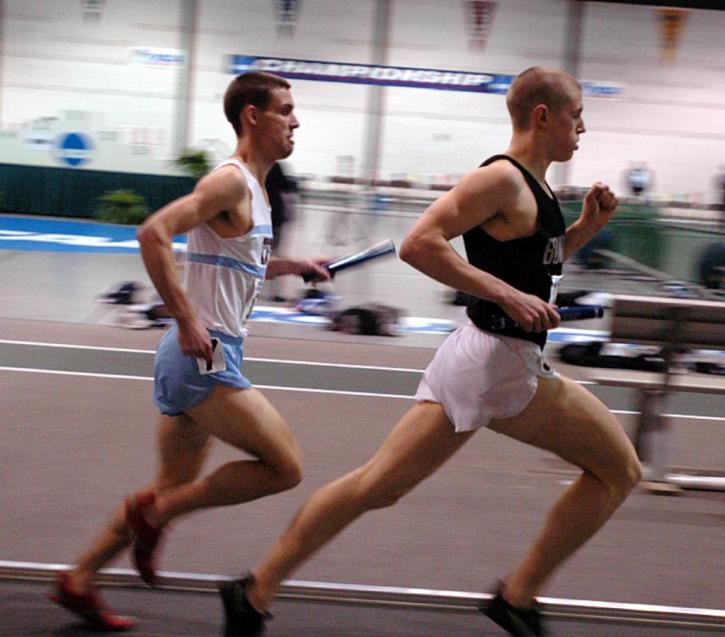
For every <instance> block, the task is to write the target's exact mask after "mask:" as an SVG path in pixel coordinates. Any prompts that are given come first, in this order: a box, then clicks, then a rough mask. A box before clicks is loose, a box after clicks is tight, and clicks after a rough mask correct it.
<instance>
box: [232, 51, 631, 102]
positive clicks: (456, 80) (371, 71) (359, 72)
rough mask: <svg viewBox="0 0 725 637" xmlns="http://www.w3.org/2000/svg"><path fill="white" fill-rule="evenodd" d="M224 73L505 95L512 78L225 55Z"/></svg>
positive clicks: (597, 86)
mask: <svg viewBox="0 0 725 637" xmlns="http://www.w3.org/2000/svg"><path fill="white" fill-rule="evenodd" d="M227 71H228V72H229V73H232V74H234V75H239V74H240V73H246V72H248V71H265V72H267V73H274V74H275V75H279V76H280V77H285V78H287V79H291V80H312V81H317V82H342V83H345V84H371V85H374V86H398V87H403V88H428V89H435V90H439V91H466V92H469V93H497V94H499V95H505V94H506V92H507V91H508V89H509V86H510V85H511V82H512V81H513V79H514V76H513V75H500V74H497V73H471V72H469V71H451V70H442V69H424V68H417V67H401V66H380V65H373V64H350V63H345V62H325V61H321V60H295V59H289V58H273V57H257V56H255V55H229V56H227ZM581 85H582V92H583V94H584V95H585V96H587V97H599V98H621V97H623V96H624V87H623V86H622V85H621V84H613V83H605V82H594V81H589V80H583V81H582V82H581Z"/></svg>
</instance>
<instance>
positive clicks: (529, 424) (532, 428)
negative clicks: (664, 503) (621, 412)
mask: <svg viewBox="0 0 725 637" xmlns="http://www.w3.org/2000/svg"><path fill="white" fill-rule="evenodd" d="M489 427H490V429H492V430H493V431H496V432H498V433H501V434H504V435H506V436H509V437H511V438H514V439H516V440H520V441H522V442H525V443H527V444H530V445H534V446H535V447H539V448H540V449H545V450H547V451H551V452H553V453H555V454H557V455H558V456H560V457H561V458H563V459H564V460H567V461H569V462H571V463H573V464H576V465H578V466H580V467H582V468H584V469H588V470H591V471H593V472H594V473H596V474H601V473H607V472H609V471H618V470H620V469H621V467H622V464H623V463H624V462H628V461H633V462H636V454H635V452H634V448H633V446H632V443H631V442H630V440H629V438H628V437H627V435H626V433H625V432H624V430H623V429H622V426H621V424H620V423H619V421H618V420H617V418H616V417H615V416H614V414H612V412H610V411H609V409H608V408H607V406H606V405H605V404H604V403H602V402H601V401H600V400H599V399H598V398H597V397H596V396H594V394H592V393H591V392H590V391H588V390H587V389H585V388H584V387H582V386H581V385H579V384H578V383H576V382H574V381H573V380H571V379H569V378H565V377H563V376H562V377H559V378H555V379H543V378H540V379H539V382H538V388H537V391H536V394H535V395H534V398H533V399H532V400H531V402H530V403H529V404H528V405H527V406H526V408H525V409H524V411H523V412H521V413H520V414H519V415H518V416H515V417H513V418H508V419H502V420H493V421H491V423H490V425H489Z"/></svg>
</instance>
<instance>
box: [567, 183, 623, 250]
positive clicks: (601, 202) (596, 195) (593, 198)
mask: <svg viewBox="0 0 725 637" xmlns="http://www.w3.org/2000/svg"><path fill="white" fill-rule="evenodd" d="M617 203H618V202H617V198H616V197H615V195H614V193H613V192H611V191H610V190H609V186H607V185H606V184H603V183H602V182H600V181H598V182H596V183H595V184H594V185H593V186H592V187H591V189H590V190H589V192H588V193H587V194H586V196H585V197H584V201H583V202H582V212H581V215H580V216H579V218H578V219H577V220H576V221H575V222H574V223H572V224H571V225H570V226H569V227H568V228H567V229H566V248H565V249H564V259H565V260H566V259H568V258H569V257H570V256H572V255H573V254H574V253H575V252H576V251H577V250H579V249H581V248H582V247H584V246H585V245H586V244H587V243H588V242H589V240H590V239H591V238H592V237H593V236H594V235H595V234H597V232H599V231H600V230H601V229H602V228H603V227H604V226H605V225H606V224H607V223H608V222H609V220H610V219H611V218H612V215H613V214H614V211H615V210H616V208H617Z"/></svg>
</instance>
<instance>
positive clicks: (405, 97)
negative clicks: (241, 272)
mask: <svg viewBox="0 0 725 637" xmlns="http://www.w3.org/2000/svg"><path fill="white" fill-rule="evenodd" d="M189 1H191V0H155V2H151V3H149V2H145V1H143V0H107V1H106V2H105V3H102V4H103V9H102V13H101V15H100V18H98V19H95V20H94V19H86V18H84V16H83V12H82V6H83V4H84V3H83V2H80V3H79V1H78V0H54V1H53V2H48V1H45V0H2V2H1V3H0V6H1V7H2V14H1V15H0V19H1V20H2V22H1V23H0V28H1V29H2V40H0V128H2V131H1V132H0V161H1V162H6V163H13V162H14V163H31V164H33V163H37V164H41V165H58V162H59V159H58V157H57V154H56V156H54V155H53V154H52V152H51V151H52V149H49V148H43V144H42V143H39V144H38V145H37V147H36V148H33V144H32V143H29V142H28V131H31V130H32V129H33V128H34V127H36V128H37V120H38V119H39V118H53V117H61V118H63V117H65V116H64V115H63V114H64V113H65V114H67V113H69V112H70V113H74V112H84V113H88V114H89V115H88V116H87V117H86V118H85V120H84V121H90V124H89V127H90V128H91V129H92V132H95V133H96V137H95V139H96V141H97V142H98V138H99V135H100V133H103V135H100V137H101V139H102V140H103V139H105V140H106V142H107V143H106V144H101V143H98V144H97V148H96V152H95V154H94V155H93V157H92V160H90V159H89V161H88V162H87V163H85V164H83V165H82V166H79V168H81V169H82V168H83V167H85V168H94V169H109V170H129V171H130V170H146V171H149V172H162V173H164V172H173V168H171V167H170V164H169V160H170V159H171V158H173V156H174V154H175V148H176V145H177V143H178V140H179V139H183V138H188V142H189V144H190V145H193V146H203V147H208V148H211V149H213V150H214V151H215V152H217V153H219V154H221V155H223V154H224V153H225V152H228V151H229V150H230V149H231V148H233V145H234V138H233V133H232V130H231V127H230V126H229V125H228V123H227V122H226V120H225V119H224V116H223V113H222V108H221V96H222V94H223V92H224V89H225V88H226V85H227V84H228V82H229V81H230V79H231V78H232V75H231V74H229V72H228V69H227V66H226V57H227V56H229V55H232V54H248V55H256V56H277V57H282V58H300V59H307V60H324V61H332V62H346V63H355V64H381V63H382V64H386V65H391V66H406V67H422V68H433V69H446V70H457V71H469V72H483V73H494V74H515V73H517V72H518V71H520V70H522V69H523V68H526V67H528V66H531V65H534V64H546V65H552V66H558V67H567V65H571V64H572V63H573V61H572V56H571V51H568V49H567V44H568V41H567V37H568V36H567V34H568V33H570V31H569V27H570V19H571V17H570V9H571V7H570V3H569V1H568V0H499V2H498V7H497V10H496V13H495V16H494V21H493V29H492V31H491V32H490V34H489V36H488V38H487V40H486V43H485V46H484V47H482V48H476V47H473V46H471V45H470V43H469V37H468V31H467V15H466V12H465V10H464V3H463V1H462V0H391V5H390V15H389V24H388V32H387V42H388V46H387V47H386V48H385V49H384V50H380V49H379V48H376V47H375V46H374V34H375V29H376V28H377V25H378V24H379V22H377V21H376V6H377V0H355V1H354V2H353V1H346V0H302V2H301V3H300V8H301V10H300V13H299V16H298V18H297V20H296V22H295V25H294V28H293V30H292V31H291V32H289V30H288V31H283V30H281V29H280V28H279V26H278V24H277V22H276V20H275V15H274V11H273V4H274V3H273V2H272V1H271V0H244V1H243V2H241V1H239V0H198V1H197V2H196V3H193V2H192V4H196V14H195V20H194V24H193V25H192V26H193V27H194V30H193V33H192V34H191V38H192V41H193V43H194V49H193V51H192V54H193V55H192V58H191V60H188V62H190V64H191V66H190V71H191V78H190V86H191V101H190V103H189V105H188V109H189V124H188V128H187V130H179V125H178V124H177V121H178V114H179V109H180V108H184V107H185V105H184V104H183V103H180V101H179V100H178V95H179V90H180V81H181V80H182V79H183V78H182V74H183V67H181V66H179V65H174V64H167V65H158V64H156V65H152V64H148V63H147V64H139V63H133V62H132V57H131V51H132V50H133V49H137V48H139V47H152V48H153V50H154V51H156V52H158V51H165V50H169V51H172V52H173V51H174V50H176V51H179V52H180V53H182V54H183V53H184V51H182V50H181V49H182V48H184V43H185V42H188V40H186V39H185V38H184V29H186V28H188V25H185V24H184V18H183V15H184V12H183V9H184V3H185V2H189ZM187 6H188V5H187ZM723 33H725V11H707V10H692V11H690V12H689V13H688V15H687V20H686V23H685V25H684V28H683V29H682V32H681V36H680V42H679V45H678V47H677V50H676V55H675V57H674V59H672V60H663V59H662V50H663V49H662V45H661V39H660V38H661V29H660V25H659V23H658V20H657V9H656V8H655V7H649V6H635V5H624V4H610V3H604V2H588V3H586V5H585V10H584V13H583V18H582V23H581V45H580V47H579V48H578V49H577V51H576V56H575V59H574V61H576V59H577V58H578V70H577V76H578V77H579V78H580V79H582V80H591V81H596V82H603V83H606V84H609V85H621V87H622V91H623V92H622V94H621V96H620V97H619V98H615V99H612V98H596V97H589V98H587V99H586V100H585V111H584V116H585V121H586V124H587V127H588V132H587V134H586V135H585V136H584V139H583V142H582V144H581V149H580V150H579V151H578V153H577V154H576V156H575V158H574V159H573V160H572V161H571V162H570V163H569V165H568V167H566V168H565V169H559V170H555V171H552V172H551V173H550V178H551V181H552V183H553V184H554V185H555V186H561V185H575V186H586V185H588V184H590V183H591V182H592V181H594V180H596V179H603V180H605V181H608V182H609V183H610V184H611V185H612V186H614V187H615V188H617V189H618V190H620V191H621V190H623V189H624V183H623V179H622V173H623V171H624V170H625V169H626V168H627V166H628V165H629V163H630V162H632V161H639V162H647V164H648V166H649V167H650V168H651V169H652V170H653V172H654V175H655V184H654V190H655V192H656V193H659V194H662V195H664V196H671V195H678V196H681V197H683V198H684V197H686V196H687V197H689V198H691V199H698V198H699V199H703V200H705V201H714V200H715V198H716V190H715V183H714V176H715V174H716V173H717V171H718V169H719V167H721V166H722V165H723V164H725V154H724V153H723V151H722V148H723V143H724V142H725V73H724V72H723V71H725V63H724V62H723V61H722V60H723V59H725V38H723V36H722V34H723ZM381 60H383V62H381ZM293 86H294V95H295V99H296V101H297V104H298V111H299V113H298V114H299V118H300V120H301V123H302V126H301V128H300V130H299V133H298V144H297V147H296V150H295V154H294V155H293V156H292V157H291V158H290V167H291V168H292V169H293V171H294V172H297V173H306V174H309V175H312V176H314V177H316V178H319V179H323V178H325V177H329V176H330V175H335V174H339V173H340V172H341V171H342V167H343V166H352V168H351V170H352V171H353V172H354V173H355V174H357V175H362V174H363V170H364V168H365V166H366V165H368V164H370V157H369V156H368V155H366V153H367V154H369V152H370V148H371V140H370V137H371V135H375V134H376V132H375V131H376V129H375V127H374V123H375V115H374V114H372V113H371V111H370V109H371V105H373V104H374V101H373V99H372V98H373V97H375V96H377V97H379V98H380V105H381V113H382V114H381V118H380V133H379V134H380V138H379V153H378V154H377V156H376V157H375V161H374V162H373V163H374V164H375V165H376V166H377V169H378V176H379V177H381V178H390V177H402V176H409V177H412V178H414V179H416V180H419V181H422V182H430V181H445V180H446V179H449V180H453V179H455V178H456V176H457V175H459V174H461V173H463V172H465V171H466V170H469V169H470V168H472V167H474V166H475V165H477V164H478V163H479V162H480V161H481V160H482V159H483V158H485V157H486V156H488V155H490V154H493V153H495V152H498V151H500V150H503V149H504V148H505V147H506V145H507V143H508V139H509V124H508V117H507V114H506V110H505V105H504V98H503V96H501V95H496V94H485V93H464V92H455V91H448V90H429V89H419V88H399V87H385V88H381V87H373V86H366V85H356V84H346V83H333V82H323V81H307V80H295V81H293ZM34 121H35V122H36V123H35V124H32V122H34ZM68 125H70V124H68ZM64 127H65V128H66V129H67V126H66V123H65V120H63V121H62V125H61V124H59V123H58V121H57V120H56V123H55V126H50V127H49V130H50V131H51V132H50V133H48V136H49V137H52V136H53V135H56V134H57V133H58V132H59V129H64ZM114 135H115V137H114ZM104 136H105V137H104ZM31 137H32V136H31ZM47 145H48V146H51V145H52V140H50V141H49V142H48V143H47Z"/></svg>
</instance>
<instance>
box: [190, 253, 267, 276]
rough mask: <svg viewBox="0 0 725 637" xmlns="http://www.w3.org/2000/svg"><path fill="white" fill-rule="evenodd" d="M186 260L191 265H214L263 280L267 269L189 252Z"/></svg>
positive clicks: (232, 259) (227, 258) (213, 255)
mask: <svg viewBox="0 0 725 637" xmlns="http://www.w3.org/2000/svg"><path fill="white" fill-rule="evenodd" d="M186 260H187V261H189V262H190V263H202V264H204V265H213V266H218V267H222V268H231V269H232V270H240V271H241V272H244V273H245V274H249V275H250V276H253V277H256V278H257V279H263V278H264V273H265V271H266V268H265V267H264V266H260V265H256V264H254V263H244V261H240V260H239V259H234V258H232V257H225V256H221V255H217V254H199V253H198V252H187V254H186Z"/></svg>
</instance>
